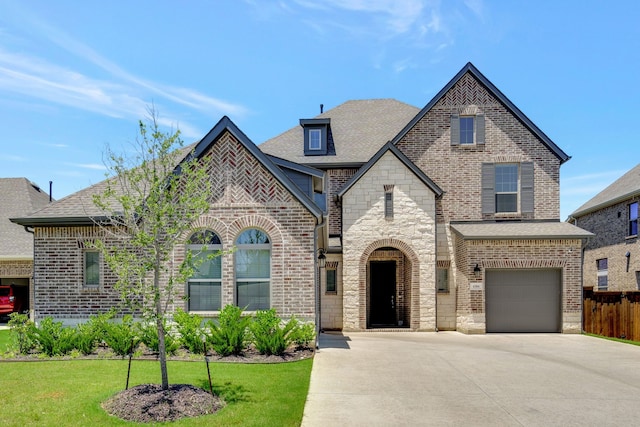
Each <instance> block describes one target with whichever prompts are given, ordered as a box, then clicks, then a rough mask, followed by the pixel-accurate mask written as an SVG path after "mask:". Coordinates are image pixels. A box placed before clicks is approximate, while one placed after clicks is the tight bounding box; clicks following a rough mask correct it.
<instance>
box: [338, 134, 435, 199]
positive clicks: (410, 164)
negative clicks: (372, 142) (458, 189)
mask: <svg viewBox="0 0 640 427" xmlns="http://www.w3.org/2000/svg"><path fill="white" fill-rule="evenodd" d="M388 151H390V152H391V153H392V154H394V155H395V156H396V158H397V159H398V160H400V162H402V163H403V164H404V165H405V166H406V167H407V169H409V170H410V171H411V172H413V174H414V175H415V176H416V177H417V178H418V179H419V180H420V181H422V182H423V183H424V185H426V186H427V188H429V189H430V190H431V191H433V192H434V193H435V195H436V196H437V197H440V196H441V195H442V193H443V191H442V190H441V189H440V187H438V186H437V185H436V184H435V183H434V182H433V181H432V180H431V179H430V178H429V177H428V176H427V175H426V174H425V173H424V172H422V170H421V169H420V168H418V167H417V166H416V165H415V164H413V162H412V161H411V160H409V158H407V156H405V155H404V154H403V153H402V152H401V151H400V149H398V147H396V146H395V145H393V144H392V143H391V142H387V143H386V144H385V145H384V146H383V147H382V148H381V149H380V150H378V152H377V153H376V154H375V155H374V156H373V157H372V158H371V159H370V160H369V161H368V162H367V164H365V165H364V166H362V167H361V168H360V170H358V172H356V174H355V175H354V176H352V177H351V179H350V180H349V181H348V182H347V183H346V184H345V186H344V187H343V188H342V190H340V192H339V193H338V197H342V196H344V195H345V194H346V193H347V191H349V189H350V188H351V187H353V185H354V184H355V183H356V182H358V181H359V180H360V178H362V177H363V176H364V175H365V174H366V173H367V172H368V171H369V169H371V168H372V167H373V165H375V164H376V163H377V162H378V160H380V158H381V157H382V156H383V155H384V154H385V153H386V152H388Z"/></svg>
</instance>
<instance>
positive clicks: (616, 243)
mask: <svg viewBox="0 0 640 427" xmlns="http://www.w3.org/2000/svg"><path fill="white" fill-rule="evenodd" d="M632 202H640V196H636V197H633V198H629V199H627V200H624V201H621V202H618V203H615V204H613V205H611V206H607V207H604V208H602V209H598V210H597V211H595V212H591V213H588V214H586V215H583V216H580V217H579V218H577V219H576V225H577V226H579V227H580V228H583V229H585V230H588V231H591V232H592V233H594V234H595V237H593V238H591V239H590V240H589V241H588V243H587V245H586V248H585V253H584V265H583V269H584V272H583V274H584V286H585V287H593V290H594V291H597V290H598V279H597V273H598V270H597V265H596V260H599V259H604V258H606V259H607V261H608V262H607V263H608V266H607V267H608V271H607V276H608V289H607V290H609V291H635V290H638V289H640V239H638V237H637V236H628V230H629V204H630V203H632ZM627 253H628V254H629V256H628V257H627Z"/></svg>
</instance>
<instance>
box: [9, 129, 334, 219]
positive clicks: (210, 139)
mask: <svg viewBox="0 0 640 427" xmlns="http://www.w3.org/2000/svg"><path fill="white" fill-rule="evenodd" d="M224 132H231V133H232V134H233V135H234V136H235V137H236V139H237V140H238V141H239V142H240V143H241V144H243V145H244V146H245V147H246V148H247V150H248V151H249V152H250V153H251V154H252V155H253V156H255V157H256V159H257V160H258V161H260V162H261V163H262V165H263V166H264V167H265V168H266V169H268V170H269V171H270V172H271V173H272V174H273V175H274V176H275V177H276V179H278V180H279V181H280V183H281V184H282V185H283V186H284V187H285V188H286V189H287V190H289V191H290V192H291V193H292V194H293V195H294V197H297V198H298V200H299V201H300V202H301V203H302V204H303V205H304V206H305V207H307V209H309V211H310V212H311V213H312V214H314V215H315V216H317V217H321V216H322V210H321V209H320V208H319V207H318V206H316V205H315V204H314V203H313V201H312V200H311V199H309V197H307V196H306V195H305V194H304V193H303V192H302V191H301V190H300V189H299V188H298V187H297V186H296V185H295V184H294V183H293V182H292V181H291V180H290V179H289V178H288V177H287V176H286V175H285V174H284V173H283V172H282V170H281V169H280V168H279V167H278V166H277V165H276V164H275V163H273V162H272V161H271V160H270V159H269V157H267V156H266V155H265V154H264V153H262V152H261V151H260V150H259V149H258V148H257V147H256V145H255V144H254V143H253V142H251V140H250V139H249V138H248V137H247V136H246V135H245V134H244V133H242V131H240V129H239V128H238V127H237V126H236V125H235V124H234V123H233V122H232V121H231V120H230V119H229V118H228V117H226V116H225V117H223V118H222V119H220V121H219V122H218V123H217V124H216V125H215V126H214V127H213V128H212V129H211V130H210V131H209V133H208V134H207V135H206V136H205V137H204V138H202V140H200V141H199V142H197V143H194V144H191V145H188V146H185V147H183V148H181V149H180V150H181V153H180V155H179V156H178V157H179V158H180V159H184V157H185V156H186V155H188V154H189V153H190V152H192V151H193V153H194V155H195V156H200V155H201V154H202V153H204V152H206V150H207V149H208V148H209V147H210V145H211V144H215V142H216V141H217V140H218V138H220V136H221V135H222V134H223V133H224ZM107 183H108V181H107V180H104V181H102V182H99V183H97V184H94V185H92V186H91V187H88V188H85V189H83V190H80V191H78V192H76V193H73V194H71V195H69V196H67V197H65V198H63V199H60V200H58V201H56V202H54V203H52V204H50V205H48V206H47V207H45V208H43V209H40V210H38V211H36V212H34V213H31V214H30V215H23V216H19V215H15V216H14V217H13V218H12V219H13V221H14V222H16V223H17V224H22V225H31V226H35V225H39V226H46V225H91V224H93V223H94V219H96V218H98V219H99V218H104V216H105V213H104V212H103V211H101V210H100V209H99V208H98V207H96V206H95V204H94V203H93V195H94V194H101V193H104V191H105V190H106V188H107ZM117 208H118V207H117V206H112V209H113V210H114V211H117ZM16 226H17V227H20V226H18V225H16ZM20 228H22V227H20Z"/></svg>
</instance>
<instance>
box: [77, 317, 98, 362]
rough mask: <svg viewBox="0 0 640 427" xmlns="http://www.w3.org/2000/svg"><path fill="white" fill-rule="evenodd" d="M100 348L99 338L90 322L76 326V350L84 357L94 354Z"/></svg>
mask: <svg viewBox="0 0 640 427" xmlns="http://www.w3.org/2000/svg"><path fill="white" fill-rule="evenodd" d="M97 346H98V336H97V334H96V331H95V329H94V327H93V325H92V324H91V323H89V322H87V323H81V324H79V325H77V326H76V330H75V343H74V348H75V349H76V350H78V351H80V352H81V353H82V354H84V355H88V354H91V353H93V352H94V351H95V350H96V347H97Z"/></svg>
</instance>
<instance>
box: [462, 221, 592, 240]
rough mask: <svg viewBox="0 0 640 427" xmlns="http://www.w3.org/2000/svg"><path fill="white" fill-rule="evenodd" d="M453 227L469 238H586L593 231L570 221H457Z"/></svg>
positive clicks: (590, 235)
mask: <svg viewBox="0 0 640 427" xmlns="http://www.w3.org/2000/svg"><path fill="white" fill-rule="evenodd" d="M451 229H452V230H453V231H455V232H456V233H457V234H459V235H460V236H462V237H464V238H465V239H468V240H478V239H491V240H496V239H586V238H589V237H592V236H593V233H590V232H588V231H585V230H583V229H581V228H578V227H576V226H575V225H572V224H569V223H568V222H556V221H549V222H486V223H456V224H451Z"/></svg>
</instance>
